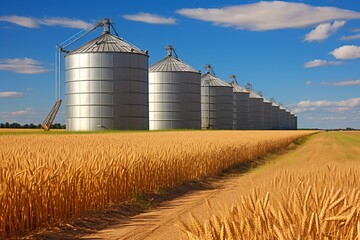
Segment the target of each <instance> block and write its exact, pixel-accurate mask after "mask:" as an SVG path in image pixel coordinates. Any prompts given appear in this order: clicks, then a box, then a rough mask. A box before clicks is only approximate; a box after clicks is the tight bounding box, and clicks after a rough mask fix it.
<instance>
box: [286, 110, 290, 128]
mask: <svg viewBox="0 0 360 240" xmlns="http://www.w3.org/2000/svg"><path fill="white" fill-rule="evenodd" d="M285 129H290V112H288V111H286V113H285Z"/></svg>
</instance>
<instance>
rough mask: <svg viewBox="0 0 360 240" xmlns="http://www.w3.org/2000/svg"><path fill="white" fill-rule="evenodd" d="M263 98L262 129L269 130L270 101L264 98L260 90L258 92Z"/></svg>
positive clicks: (270, 125) (270, 127)
mask: <svg viewBox="0 0 360 240" xmlns="http://www.w3.org/2000/svg"><path fill="white" fill-rule="evenodd" d="M258 94H259V95H260V96H261V97H262V98H263V120H262V129H265V130H271V129H272V123H271V110H272V109H271V106H272V102H271V101H270V100H268V99H266V98H265V97H264V96H263V94H262V92H259V93H258Z"/></svg>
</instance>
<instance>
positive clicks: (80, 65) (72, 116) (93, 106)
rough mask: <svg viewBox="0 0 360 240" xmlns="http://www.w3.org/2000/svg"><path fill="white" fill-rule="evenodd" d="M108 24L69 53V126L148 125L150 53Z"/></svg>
mask: <svg viewBox="0 0 360 240" xmlns="http://www.w3.org/2000/svg"><path fill="white" fill-rule="evenodd" d="M110 24H111V23H110V21H109V20H107V21H106V20H105V22H104V24H103V25H104V31H103V33H102V35H101V36H99V37H97V38H95V39H93V40H91V41H89V42H87V43H86V44H84V45H82V46H81V47H79V48H77V49H75V50H73V51H70V52H69V53H68V54H67V55H66V56H65V73H66V115H67V116H66V127H67V129H68V130H74V131H81V130H87V131H88V130H103V129H149V100H148V98H149V97H148V54H147V52H145V51H142V50H140V49H138V48H137V47H135V46H134V45H132V44H130V43H128V42H126V41H124V39H122V38H119V37H117V36H114V35H112V34H111V33H110Z"/></svg>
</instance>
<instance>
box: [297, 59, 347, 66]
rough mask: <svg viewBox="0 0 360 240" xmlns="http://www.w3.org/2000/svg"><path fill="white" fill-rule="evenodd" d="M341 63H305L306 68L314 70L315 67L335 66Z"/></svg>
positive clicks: (318, 60)
mask: <svg viewBox="0 0 360 240" xmlns="http://www.w3.org/2000/svg"><path fill="white" fill-rule="evenodd" d="M341 63H342V62H340V61H327V60H321V59H315V60H312V61H310V62H306V63H304V67H306V68H313V67H323V66H334V65H339V64H341Z"/></svg>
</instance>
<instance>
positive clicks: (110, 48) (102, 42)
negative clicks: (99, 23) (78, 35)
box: [69, 33, 147, 55]
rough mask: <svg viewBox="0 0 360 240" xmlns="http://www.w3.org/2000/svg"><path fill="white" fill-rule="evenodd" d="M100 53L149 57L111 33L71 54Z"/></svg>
mask: <svg viewBox="0 0 360 240" xmlns="http://www.w3.org/2000/svg"><path fill="white" fill-rule="evenodd" d="M98 52H123V53H137V54H143V55H147V52H145V51H142V50H140V49H139V48H137V47H135V46H134V45H132V44H130V43H128V42H126V41H124V40H123V39H122V38H119V37H116V36H114V35H112V34H110V33H104V34H102V35H100V36H99V37H97V38H95V39H93V40H91V41H89V42H87V43H85V44H84V45H82V46H81V47H79V48H77V49H75V50H73V51H71V52H70V53H69V54H77V53H98Z"/></svg>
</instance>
